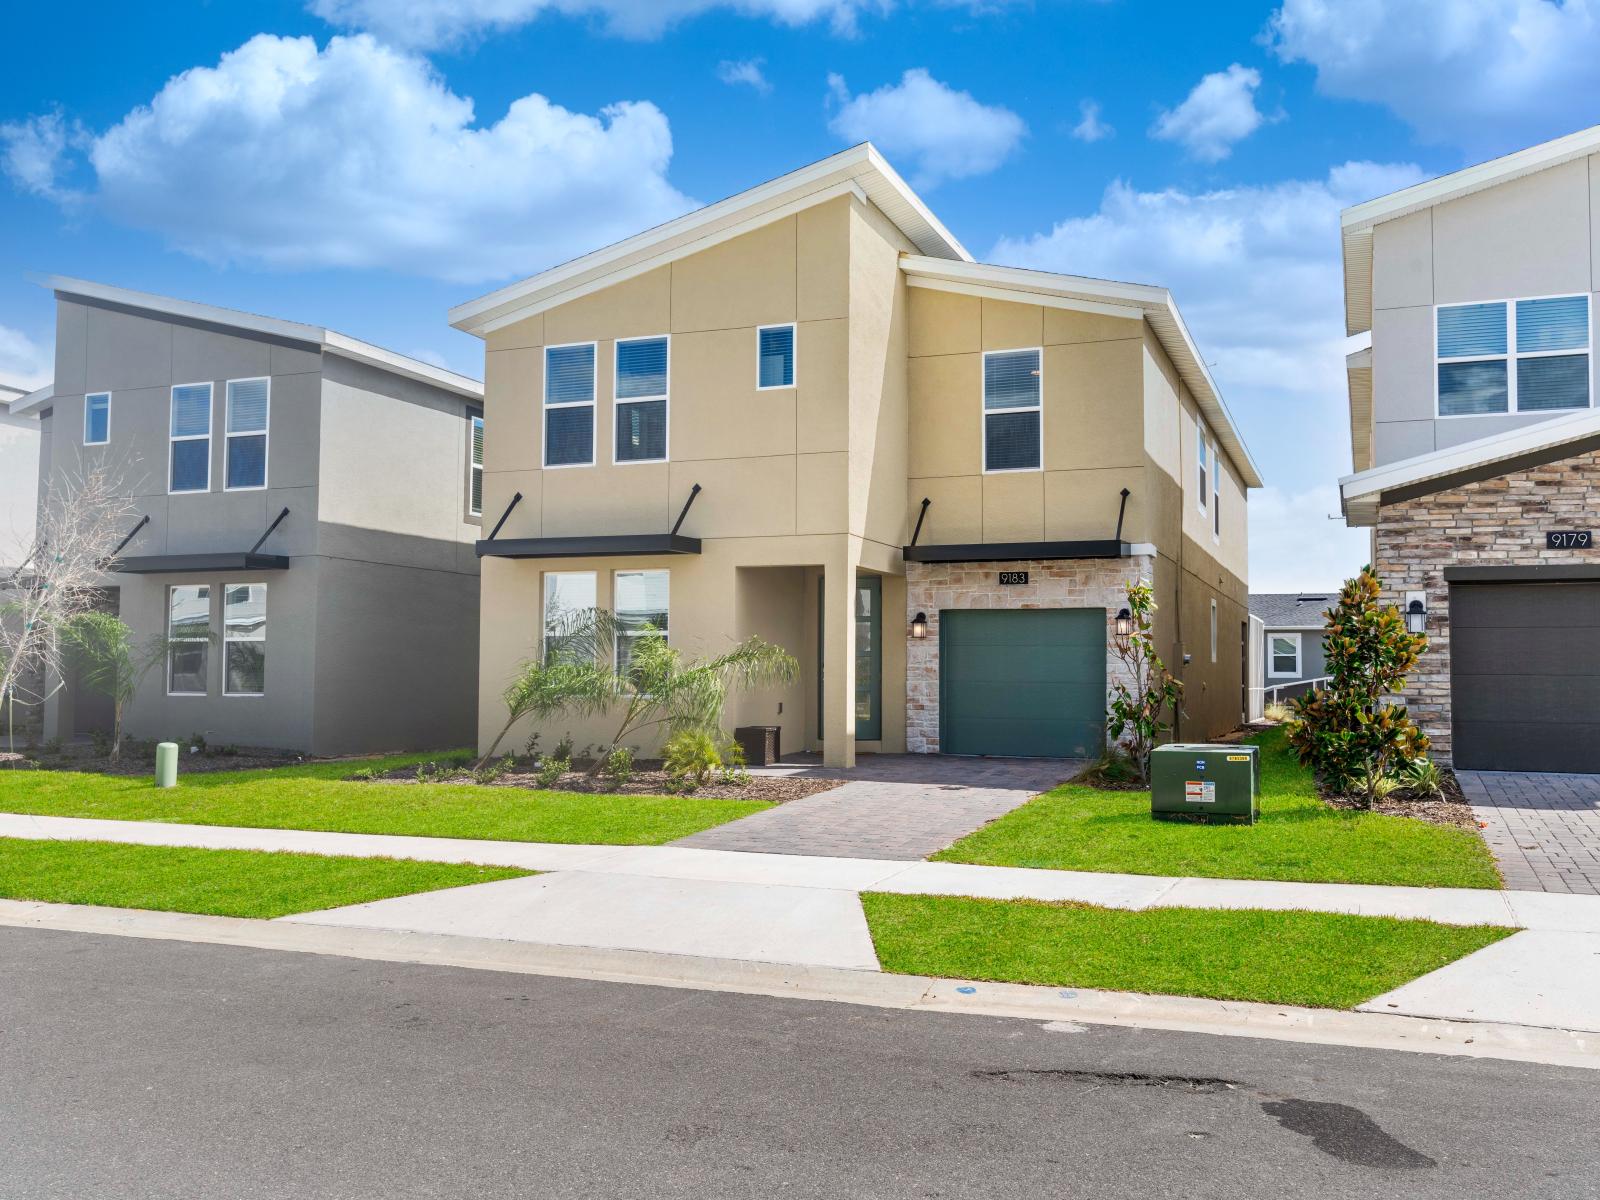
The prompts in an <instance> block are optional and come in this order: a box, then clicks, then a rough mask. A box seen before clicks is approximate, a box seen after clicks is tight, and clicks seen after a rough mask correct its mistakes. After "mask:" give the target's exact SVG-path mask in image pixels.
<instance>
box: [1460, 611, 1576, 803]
mask: <svg viewBox="0 0 1600 1200" xmlns="http://www.w3.org/2000/svg"><path fill="white" fill-rule="evenodd" d="M1450 691H1451V706H1452V710H1453V713H1454V736H1455V748H1454V759H1455V764H1456V766H1458V767H1465V768H1470V769H1474V770H1479V771H1581V772H1588V773H1595V772H1600V583H1452V584H1451V585H1450Z"/></svg>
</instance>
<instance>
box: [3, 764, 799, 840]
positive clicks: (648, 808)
mask: <svg viewBox="0 0 1600 1200" xmlns="http://www.w3.org/2000/svg"><path fill="white" fill-rule="evenodd" d="M439 757H441V756H439V755H415V754H413V755H402V756H396V757H393V758H387V759H369V760H364V761H359V762H311V763H297V764H295V765H293V766H287V767H271V768H265V769H261V770H253V771H217V772H209V773H199V772H197V773H195V774H192V775H182V776H180V777H179V782H178V786H177V787H175V788H164V789H163V788H157V787H154V786H153V785H152V783H151V780H150V779H149V778H148V777H145V776H137V775H97V774H91V773H87V772H79V771H5V770H0V811H3V812H13V813H30V814H33V815H37V816H51V817H98V818H102V819H105V820H114V821H168V822H177V823H180V824H192V825H236V826H243V827H245V828H250V829H318V830H325V831H328V832H333V833H398V834H412V835H416V836H419V837H452V838H488V839H491V840H495V841H515V842H562V843H568V844H588V845H608V846H659V845H661V844H663V843H665V842H670V841H673V840H675V839H677V838H681V837H687V836H688V835H689V834H691V833H699V832H700V831H701V830H702V829H711V828H713V827H714V826H717V825H722V824H725V823H726V822H728V821H735V820H738V819H739V818H740V817H747V816H749V815H750V814H751V813H756V812H760V811H762V810H763V809H767V808H771V807H772V805H771V804H769V803H767V802H766V801H763V800H711V799H696V798H695V797H693V796H615V795H607V794H604V793H599V794H596V793H582V794H580V793H577V792H545V791H534V790H530V789H527V788H516V787H484V786H478V785H473V784H450V783H385V782H381V781H378V782H365V781H354V780H349V779H347V778H345V777H346V776H348V775H350V774H351V773H352V772H354V771H357V770H360V769H364V768H376V769H377V770H378V771H384V770H387V769H390V768H393V767H397V766H406V765H410V764H413V763H416V762H419V761H425V760H427V759H429V758H439Z"/></svg>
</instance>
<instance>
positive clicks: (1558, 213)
mask: <svg viewBox="0 0 1600 1200" xmlns="http://www.w3.org/2000/svg"><path fill="white" fill-rule="evenodd" d="M1596 200H1600V126H1597V127H1595V128H1592V129H1588V130H1585V131H1583V132H1581V133H1577V134H1573V135H1571V136H1569V137H1565V138H1560V139H1557V140H1556V141H1553V142H1548V143H1545V144H1543V145H1540V146H1535V147H1533V148H1531V149H1528V150H1523V151H1520V152H1518V153H1516V154H1512V155H1509V156H1507V157H1505V158H1500V159H1496V160H1494V161H1492V162H1489V163H1484V164H1482V165H1480V166H1476V167H1472V168H1469V169H1467V170H1465V171H1459V172H1457V173H1455V174H1453V175H1446V176H1444V177H1442V178H1439V179H1435V180H1431V181H1429V182H1427V183H1422V184H1418V185H1417V186H1415V187H1412V188H1407V189H1405V190H1404V191H1400V192H1396V193H1394V194H1393V195H1390V196H1385V197H1382V198H1380V199H1377V200H1373V201H1369V202H1367V203H1365V204H1361V205H1358V206H1356V207H1354V208H1351V209H1348V210H1346V211H1345V213H1344V216H1343V237H1344V258H1345V308H1346V323H1347V327H1348V331H1349V332H1350V333H1351V334H1358V333H1362V332H1366V331H1369V330H1370V332H1371V335H1372V345H1371V347H1370V349H1368V350H1364V351H1360V352H1358V353H1357V354H1355V355H1352V356H1351V359H1350V362H1349V378H1350V419H1351V449H1352V455H1353V458H1354V465H1355V467H1356V474H1354V475H1351V476H1349V477H1347V478H1345V479H1343V480H1341V481H1340V486H1341V492H1342V502H1343V506H1344V513H1345V517H1346V520H1347V522H1348V523H1349V524H1351V525H1354V526H1364V527H1369V528H1371V530H1372V547H1373V548H1372V561H1373V563H1374V565H1375V567H1376V568H1377V571H1378V573H1379V575H1380V576H1381V577H1382V578H1383V580H1384V584H1385V587H1386V589H1387V595H1388V598H1389V599H1390V600H1392V601H1394V602H1395V603H1397V604H1400V605H1401V606H1402V607H1404V608H1405V609H1406V610H1407V611H1408V612H1409V613H1410V614H1411V617H1410V619H1411V620H1412V621H1414V622H1416V623H1417V624H1419V625H1422V626H1423V627H1425V629H1426V632H1427V634H1428V637H1429V646H1428V650H1427V652H1426V653H1425V654H1424V655H1423V658H1422V660H1421V662H1420V663H1419V665H1418V667H1417V669H1416V670H1414V671H1413V672H1412V673H1411V676H1410V678H1409V681H1408V686H1407V688H1406V692H1405V700H1406V703H1407V704H1408V705H1409V707H1410V710H1411V712H1412V714H1413V716H1414V717H1415V718H1416V719H1417V720H1418V722H1419V723H1420V724H1421V726H1422V728H1423V729H1424V730H1425V731H1426V732H1427V734H1428V736H1429V737H1430V738H1431V739H1432V741H1433V747H1434V754H1435V756H1436V757H1438V758H1440V759H1441V760H1443V761H1452V760H1453V762H1454V763H1455V765H1456V766H1459V767H1465V768H1479V769H1489V770H1494V769H1500V770H1520V771H1539V770H1549V771H1586V772H1600V736H1596V735H1597V734H1600V717H1597V716H1596V715H1595V714H1596V713H1597V712H1600V544H1597V543H1596V541H1595V538H1596V536H1597V535H1600V503H1597V501H1596V496H1597V495H1600V490H1597V484H1600V470H1597V467H1600V460H1597V458H1596V451H1597V450H1600V413H1597V411H1596V410H1595V409H1594V408H1593V406H1592V405H1593V395H1594V355H1593V341H1594V307H1595V300H1596V289H1597V287H1600V204H1597V203H1596Z"/></svg>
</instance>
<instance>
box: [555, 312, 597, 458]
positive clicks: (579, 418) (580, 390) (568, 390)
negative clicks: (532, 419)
mask: <svg viewBox="0 0 1600 1200" xmlns="http://www.w3.org/2000/svg"><path fill="white" fill-rule="evenodd" d="M594 352H595V344H594V343H593V342H580V343H578V344H576V345H570V346H546V347H545V351H544V465H545V466H547V467H592V466H593V465H594Z"/></svg>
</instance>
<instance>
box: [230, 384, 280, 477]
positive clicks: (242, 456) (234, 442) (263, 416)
mask: <svg viewBox="0 0 1600 1200" xmlns="http://www.w3.org/2000/svg"><path fill="white" fill-rule="evenodd" d="M271 391H272V383H271V380H268V379H230V380H228V413H227V427H226V428H225V429H224V430H223V436H224V439H225V441H226V443H227V448H228V454H227V478H226V479H225V481H224V484H223V486H224V487H225V488H226V489H227V490H228V491H230V492H234V491H247V490H249V489H252V488H264V487H266V486H267V411H268V409H269V408H270V406H271Z"/></svg>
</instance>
